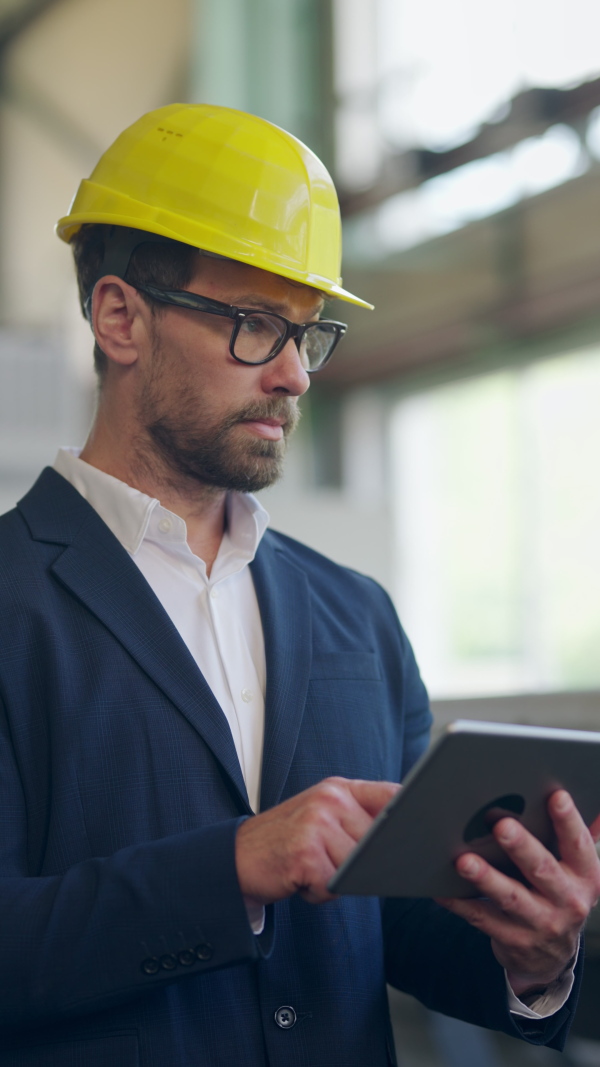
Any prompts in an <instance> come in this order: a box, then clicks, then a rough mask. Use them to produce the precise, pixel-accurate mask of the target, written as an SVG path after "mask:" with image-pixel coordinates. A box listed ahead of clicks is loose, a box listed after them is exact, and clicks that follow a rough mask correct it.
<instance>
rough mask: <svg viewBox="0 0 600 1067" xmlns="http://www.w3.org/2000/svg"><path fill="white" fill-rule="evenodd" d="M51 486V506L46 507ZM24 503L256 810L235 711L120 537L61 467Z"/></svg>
mask: <svg viewBox="0 0 600 1067" xmlns="http://www.w3.org/2000/svg"><path fill="white" fill-rule="evenodd" d="M49 490H50V491H51V495H52V498H53V499H52V505H53V506H52V509H51V510H50V509H49V508H47V507H46V501H48V499H49ZM57 497H58V501H57ZM44 498H45V499H44ZM57 503H59V504H60V505H62V506H58V507H57ZM65 505H66V506H65ZM18 506H19V510H20V511H21V513H22V514H23V515H24V517H25V519H26V521H27V523H28V525H29V527H30V530H31V532H32V535H33V537H34V538H35V539H36V540H42V541H50V542H54V543H59V544H65V545H66V548H65V551H64V552H63V553H61V555H60V556H59V557H58V558H57V559H56V560H55V562H54V563H53V565H52V567H51V569H52V571H53V573H54V574H55V576H56V577H57V579H58V580H59V581H60V582H61V583H62V584H63V585H64V586H65V587H66V588H67V589H69V590H70V592H71V593H73V594H74V595H75V596H76V597H77V598H78V599H79V600H80V601H81V602H82V603H83V604H85V605H86V607H87V608H88V609H89V610H90V611H91V612H92V613H93V614H94V615H95V616H96V618H98V619H99V620H100V621H101V622H102V623H103V624H104V625H105V626H106V627H107V629H109V630H110V631H111V633H113V634H114V636H115V637H116V638H117V640H118V641H119V642H120V643H121V644H122V645H123V647H124V648H126V649H127V651H128V652H129V653H130V655H131V656H132V657H133V659H135V661H136V662H137V664H138V665H139V666H140V667H141V669H142V670H143V671H144V672H145V673H146V674H147V675H148V677H150V678H151V679H152V680H153V681H154V682H155V683H156V685H158V686H159V688H160V689H161V690H162V691H163V693H164V694H165V695H166V696H167V697H168V698H169V699H170V700H171V701H172V702H173V704H175V706H176V707H177V708H178V709H179V711H180V712H181V713H182V714H183V715H184V716H185V718H186V719H187V720H188V721H189V722H190V723H191V725H192V726H193V727H194V729H195V730H196V731H197V732H198V733H199V734H200V735H201V736H202V738H203V739H204V740H205V741H206V743H207V744H208V745H209V747H210V748H211V750H212V752H213V754H214V755H215V757H216V758H217V760H218V761H219V763H220V764H221V766H222V768H223V770H224V771H225V772H226V774H227V775H228V776H229V778H230V779H231V782H232V784H233V785H234V787H235V790H236V792H237V793H238V795H239V799H240V801H241V803H242V804H243V806H244V808H245V809H246V810H247V812H248V813H250V811H251V809H250V805H249V802H248V795H247V792H246V787H245V784H244V779H243V776H242V772H241V768H240V764H239V760H238V758H237V753H236V750H235V745H234V743H233V738H232V736H231V730H230V729H229V724H228V723H227V719H226V718H225V715H224V714H223V712H222V710H221V708H220V706H219V704H218V702H217V701H216V699H215V697H214V695H213V693H212V690H211V689H210V687H209V686H208V684H207V682H206V681H205V679H204V676H203V675H202V673H201V672H200V670H199V669H198V666H197V664H196V662H195V660H194V659H193V657H192V655H191V653H190V652H189V650H188V649H187V647H186V645H185V643H184V641H183V640H182V638H181V637H180V635H179V633H178V632H177V630H176V628H175V626H174V625H173V623H172V622H171V620H170V618H169V616H168V615H167V613H166V612H165V610H164V608H163V607H162V605H161V603H160V601H159V600H158V598H157V597H156V596H155V594H154V593H153V591H152V589H151V588H150V586H149V585H148V583H147V581H146V579H145V578H144V576H143V575H142V573H141V571H139V570H138V568H137V567H136V565H135V563H134V562H133V561H132V560H131V558H130V557H129V555H128V553H127V552H126V551H125V549H124V548H123V547H122V545H121V544H120V543H119V542H118V540H117V539H116V537H114V535H113V534H112V533H111V531H110V530H109V529H108V527H107V526H106V525H105V523H104V522H102V520H101V519H100V517H99V516H98V515H97V514H96V512H95V511H94V509H93V508H92V507H90V505H89V504H88V503H87V502H86V501H85V500H84V499H83V497H81V496H80V495H79V493H78V492H77V490H76V489H74V488H73V487H72V486H71V485H69V483H68V482H67V481H66V480H65V479H64V478H62V477H61V475H59V474H57V473H56V472H55V471H51V470H46V471H44V472H43V474H42V475H41V477H40V479H39V480H38V482H37V483H36V485H35V486H34V487H33V489H32V490H31V491H30V493H28V495H27V496H26V497H25V498H24V499H23V500H22V501H21V502H20V503H19V505H18Z"/></svg>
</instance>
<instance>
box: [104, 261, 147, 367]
mask: <svg viewBox="0 0 600 1067" xmlns="http://www.w3.org/2000/svg"><path fill="white" fill-rule="evenodd" d="M147 310H148V309H147V307H146V305H145V304H144V302H143V301H142V300H141V298H140V296H139V294H138V292H137V290H136V289H134V287H133V286H132V285H128V284H127V282H124V281H122V279H121V278H117V277H116V275H112V274H108V275H106V277H104V278H100V281H99V282H97V283H96V286H95V288H94V294H93V298H92V329H93V331H94V337H95V339H96V341H97V342H98V344H99V346H100V348H101V349H102V351H103V352H104V353H105V354H106V356H107V357H108V359H111V360H112V361H113V362H114V363H119V364H120V365H121V366H123V367H128V366H131V365H132V364H133V363H135V362H136V361H137V358H138V355H139V346H140V342H141V341H142V340H143V338H144V337H146V336H147V326H146V318H147V316H146V315H145V314H144V312H145V311H147Z"/></svg>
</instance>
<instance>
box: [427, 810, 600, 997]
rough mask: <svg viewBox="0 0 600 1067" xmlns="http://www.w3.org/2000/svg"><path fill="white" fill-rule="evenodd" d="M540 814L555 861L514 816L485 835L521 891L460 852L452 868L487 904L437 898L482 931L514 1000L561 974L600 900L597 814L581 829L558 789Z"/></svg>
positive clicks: (475, 858)
mask: <svg viewBox="0 0 600 1067" xmlns="http://www.w3.org/2000/svg"><path fill="white" fill-rule="evenodd" d="M548 810H549V812H550V817H551V819H552V822H553V824H554V828H555V831H556V837H557V840H558V851H559V855H560V859H555V858H554V856H552V855H551V853H550V852H548V850H547V849H545V848H544V846H543V845H542V844H540V842H539V841H538V840H537V839H536V838H535V837H533V836H532V835H531V834H530V833H528V832H527V831H526V830H525V829H524V827H523V826H521V824H520V823H519V822H517V820H516V819H510V818H507V819H501V820H500V821H499V822H497V823H496V825H495V826H494V830H493V833H494V836H495V838H496V840H497V841H498V843H499V844H500V845H501V846H502V848H503V849H504V851H505V852H506V853H507V855H508V856H510V858H511V860H512V861H513V862H514V863H515V864H516V866H517V867H518V868H519V869H520V870H521V871H522V873H523V874H524V875H525V878H526V879H527V881H528V883H529V887H527V886H524V885H522V884H521V883H520V882H517V881H515V880H514V879H513V878H509V877H507V875H504V874H501V873H500V871H497V870H496V869H495V868H494V867H491V866H490V865H489V864H488V863H486V861H485V860H483V859H482V858H481V857H480V856H476V855H474V854H473V853H465V854H464V855H462V856H461V857H460V858H459V859H458V860H457V861H456V869H457V871H458V872H459V874H460V875H462V877H463V878H466V879H468V881H469V882H471V884H472V885H474V886H475V887H476V888H477V889H478V890H479V892H480V893H481V895H482V896H483V897H486V898H487V899H485V900H441V901H439V903H441V904H443V905H444V906H445V907H446V908H448V909H449V910H450V911H453V912H454V913H455V914H456V915H461V916H462V917H463V918H464V919H466V920H467V922H469V923H471V924H472V925H473V926H476V927H477V928H478V929H479V930H483V931H484V932H485V933H486V934H489V936H490V937H491V939H492V948H493V950H494V954H495V956H496V959H497V960H498V961H499V963H501V964H502V966H503V967H504V968H505V969H506V972H507V975H508V980H509V982H510V984H511V986H512V989H513V990H514V992H515V993H516V995H517V996H523V995H524V994H526V993H527V992H532V991H533V990H534V989H537V988H540V987H545V986H547V985H549V984H550V982H553V981H554V980H555V979H556V978H558V977H559V975H560V974H561V973H562V972H563V971H564V970H565V968H566V967H567V966H568V965H569V963H570V961H571V960H572V959H573V957H574V956H575V953H576V951H577V945H578V940H579V935H580V933H581V929H582V927H583V924H584V922H585V920H586V919H587V917H588V914H589V912H590V910H591V909H592V908H593V907H594V904H595V903H596V901H597V900H598V897H599V896H600V862H599V860H598V856H597V855H596V849H595V847H594V839H595V838H597V837H598V836H600V817H599V818H598V819H596V821H595V823H594V824H593V825H592V827H591V828H590V830H588V829H587V827H586V826H585V823H584V822H583V819H582V818H581V816H580V814H579V812H578V811H577V809H576V807H575V805H574V803H573V801H572V799H571V797H570V796H569V794H568V793H566V792H565V791H564V790H558V791H557V792H556V793H553V794H552V796H551V797H550V800H549V802H548Z"/></svg>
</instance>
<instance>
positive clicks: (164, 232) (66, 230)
mask: <svg viewBox="0 0 600 1067" xmlns="http://www.w3.org/2000/svg"><path fill="white" fill-rule="evenodd" d="M90 223H91V224H97V225H107V226H128V227H130V228H131V229H132V230H141V231H142V232H144V233H151V234H152V233H156V234H159V235H160V236H161V237H170V238H171V240H173V241H180V242H181V244H190V245H191V242H190V241H185V240H182V237H181V234H180V233H177V232H176V231H175V230H172V229H170V228H169V227H168V226H163V225H161V224H159V223H156V224H154V225H153V228H152V230H151V231H150V230H148V229H147V227H145V226H140V224H139V219H136V218H126V217H123V215H121V214H119V215H109V214H107V213H101V212H98V214H97V215H95V216H94V215H90V213H89V212H88V213H86V214H85V216H84V217H81V218H78V216H77V215H76V214H74V215H64V216H63V218H61V219H59V220H58V222H57V223H56V226H55V232H56V234H57V236H58V237H60V239H61V241H65V242H66V243H67V244H69V243H70V242H71V240H72V238H73V237H74V236H75V234H76V233H77V231H78V230H79V229H81V227H82V226H83V225H87V224H90ZM210 245H211V242H210V240H205V241H203V242H202V247H201V250H204V251H207V252H213V253H217V254H219V253H220V252H221V247H222V246H221V247H220V248H219V249H217V248H211V247H210ZM191 247H192V248H200V245H195V244H194V245H191ZM224 258H227V259H234V260H236V261H237V262H238V263H246V264H248V266H251V267H258V268H259V269H260V270H268V271H269V273H271V274H279V275H280V276H281V277H283V278H289V279H290V281H293V282H299V283H300V284H301V285H308V286H310V287H311V288H313V289H319V290H320V291H321V292H322V293H325V294H326V295H327V296H330V297H334V298H335V299H337V300H344V301H345V302H346V303H348V304H355V305H356V306H357V307H361V308H367V309H368V310H369V311H372V310H373V308H374V305H373V304H370V303H369V302H368V301H367V300H363V299H362V298H361V297H360V296H356V295H355V294H354V293H351V292H349V291H348V289H344V288H343V287H342V286H341V285H337V284H335V283H334V282H332V281H331V280H330V279H329V278H323V277H322V276H321V275H318V274H301V273H300V272H299V271H295V270H293V269H290V268H287V267H286V266H285V264H281V265H280V266H278V268H277V270H273V269H272V268H271V269H270V270H269V268H268V267H264V266H262V264H261V263H260V262H257V259H260V255H259V254H256V253H253V252H252V251H249V252H248V253H247V254H243V253H239V252H238V253H237V254H235V255H228V256H226V257H224Z"/></svg>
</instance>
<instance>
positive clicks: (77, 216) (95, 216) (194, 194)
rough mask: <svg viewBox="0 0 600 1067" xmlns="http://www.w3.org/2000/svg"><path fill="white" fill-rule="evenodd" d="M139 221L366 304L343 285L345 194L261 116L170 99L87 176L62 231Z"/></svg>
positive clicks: (138, 225) (65, 235)
mask: <svg viewBox="0 0 600 1067" xmlns="http://www.w3.org/2000/svg"><path fill="white" fill-rule="evenodd" d="M84 223H98V224H107V225H112V226H121V227H129V228H132V229H134V230H143V231H145V232H146V233H153V234H158V235H159V236H161V237H163V238H164V237H167V238H171V239H173V240H176V241H182V242H183V243H184V244H188V245H192V246H193V247H195V248H200V249H204V250H205V251H207V252H212V253H213V254H216V255H221V256H225V257H227V258H228V259H235V260H239V261H240V262H241V263H248V264H250V265H251V266H253V267H260V268H262V270H268V271H271V273H273V274H280V275H282V276H283V277H284V278H290V279H291V280H292V281H296V282H302V283H303V284H305V285H311V286H313V287H314V288H316V289H320V290H322V291H323V292H325V293H328V294H329V295H330V296H334V297H339V298H340V299H341V300H347V301H349V302H350V303H352V304H358V305H359V306H360V307H367V308H371V307H372V306H373V305H372V304H369V303H367V301H366V300H361V299H360V298H359V297H357V296H353V294H352V293H349V292H347V290H345V289H343V288H342V279H341V277H340V267H341V254H342V240H341V220H340V209H339V205H338V200H337V196H336V192H335V188H334V185H333V181H332V179H331V176H330V175H329V173H328V171H327V170H326V169H325V167H324V166H323V164H322V163H321V161H320V160H319V159H317V157H316V156H315V154H314V153H313V152H311V151H310V149H309V148H307V147H306V145H304V144H302V142H301V141H299V140H298V139H297V138H296V137H293V136H292V135H291V134H289V133H286V132H285V130H282V129H280V128H279V127H278V126H274V125H273V124H272V123H270V122H266V121H265V120H264V119H260V118H257V117H256V116H255V115H248V114H246V113H245V112H243V111H234V110H233V109H232V108H227V107H216V106H215V105H212V104H170V105H169V106H168V107H161V108H158V110H156V111H150V112H148V114H147V115H143V116H142V118H141V119H138V121H137V122H134V124H133V125H132V126H129V128H128V129H126V130H125V131H124V132H123V133H122V134H120V136H119V137H117V140H116V141H115V142H114V144H113V145H111V147H110V148H109V149H107V151H106V152H105V153H104V155H103V156H102V157H101V159H100V160H99V162H98V164H97V165H96V167H95V169H94V171H93V172H92V174H91V176H90V178H89V179H88V180H84V181H82V182H81V185H80V186H79V189H78V191H77V194H76V196H75V199H74V200H73V203H72V204H71V207H70V210H69V214H68V215H66V216H65V217H64V218H62V219H60V220H59V222H58V223H57V226H56V232H57V234H58V236H59V237H60V238H62V240H63V241H67V242H69V241H70V240H71V238H72V237H73V235H74V234H75V233H76V232H77V231H78V230H79V228H80V227H81V226H82V225H84Z"/></svg>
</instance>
